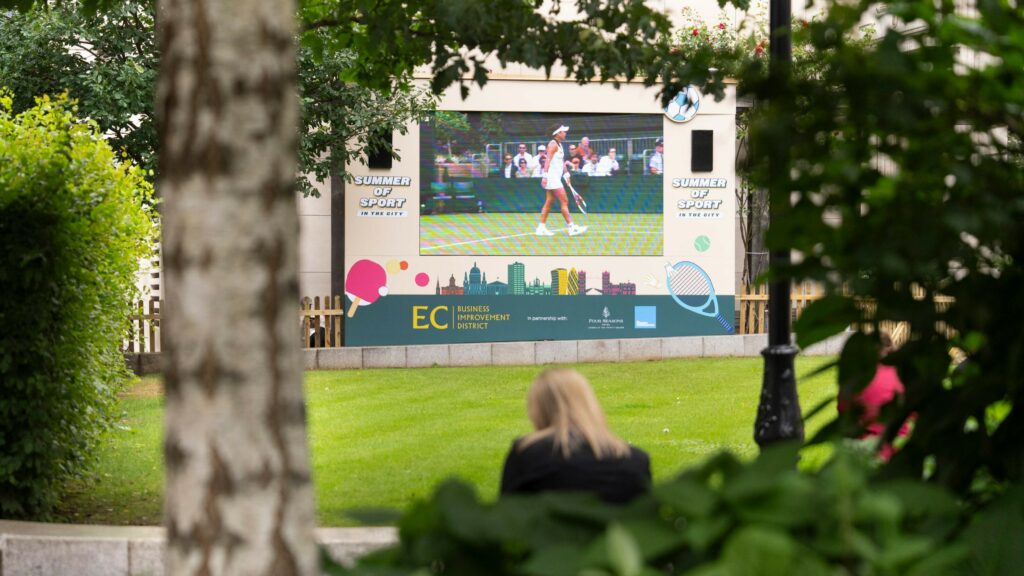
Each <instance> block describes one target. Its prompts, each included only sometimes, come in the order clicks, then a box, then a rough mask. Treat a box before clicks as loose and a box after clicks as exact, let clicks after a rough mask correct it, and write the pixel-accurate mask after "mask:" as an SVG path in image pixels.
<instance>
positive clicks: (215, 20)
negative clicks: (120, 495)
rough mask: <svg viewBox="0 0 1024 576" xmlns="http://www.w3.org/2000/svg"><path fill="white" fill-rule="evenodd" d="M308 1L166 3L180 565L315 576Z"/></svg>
mask: <svg viewBox="0 0 1024 576" xmlns="http://www.w3.org/2000/svg"><path fill="white" fill-rule="evenodd" d="M294 13H295V6H294V5H293V3H292V2H282V1H279V0H161V1H160V8H159V12H158V14H159V16H158V20H159V22H158V38H159V42H160V51H161V54H162V60H161V65H160V79H159V82H158V88H157V117H158V121H159V126H160V157H159V158H160V159H159V162H160V164H159V166H160V180H159V187H160V190H161V192H162V194H163V197H164V209H163V223H164V271H165V274H166V278H165V281H166V284H165V286H166V290H167V304H166V311H167V314H166V316H165V320H164V326H163V329H164V333H163V334H164V338H165V340H164V351H163V353H164V356H165V357H166V360H167V365H166V372H165V381H166V388H167V391H166V414H167V416H166V435H165V441H164V451H165V455H164V457H165V463H166V469H167V485H166V504H165V518H166V525H167V540H168V546H167V557H166V558H167V574H169V575H174V576H177V575H184V574H204V575H206V574H209V575H221V574H238V575H245V576H253V575H268V576H270V575H273V576H285V575H299V574H302V575H313V574H316V573H317V570H318V557H317V551H316V544H315V542H314V534H313V528H314V513H313V491H312V485H311V481H310V468H309V466H310V464H309V453H308V448H307V444H306V422H305V407H304V404H303V395H302V374H301V362H300V356H299V337H300V334H299V322H298V317H297V315H296V314H295V309H296V306H297V303H298V288H297V274H296V268H297V256H298V255H297V246H296V245H297V239H298V217H297V214H296V207H295V196H294V192H293V186H294V182H295V174H296V168H297V164H296V139H297V134H298V132H297V130H298V103H297V99H296V79H295V75H296V61H295V49H294V45H293V36H294V33H295V23H294Z"/></svg>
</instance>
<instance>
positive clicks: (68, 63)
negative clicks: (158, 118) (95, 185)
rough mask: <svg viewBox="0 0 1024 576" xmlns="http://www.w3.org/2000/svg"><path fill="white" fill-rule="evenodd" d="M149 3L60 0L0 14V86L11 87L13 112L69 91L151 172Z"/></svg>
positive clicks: (153, 61) (82, 110) (153, 55)
mask: <svg viewBox="0 0 1024 576" xmlns="http://www.w3.org/2000/svg"><path fill="white" fill-rule="evenodd" d="M155 6H156V2H155V0H141V1H132V2H118V3H117V4H116V5H113V6H111V7H110V8H109V10H108V11H106V12H105V13H104V14H102V15H97V14H95V13H93V14H89V13H85V12H83V11H81V10H79V8H80V6H79V4H78V2H60V3H57V4H55V5H53V6H47V5H46V4H45V3H43V4H41V5H39V6H37V7H36V8H34V9H32V10H27V11H25V12H23V13H16V12H3V13H0V85H2V86H6V87H7V88H8V89H10V90H12V91H13V93H14V111H15V112H21V111H22V110H27V109H29V108H31V107H32V106H34V105H35V97H37V96H42V95H44V94H45V95H49V96H51V97H55V96H57V95H59V94H61V93H63V92H68V93H69V94H70V95H71V97H72V98H74V99H75V100H77V101H78V114H79V115H80V116H82V117H85V118H89V119H91V120H94V121H95V122H96V123H97V124H99V126H100V130H101V131H102V132H103V133H104V136H105V137H106V138H108V140H109V142H110V145H111V147H112V148H113V149H114V150H115V151H117V152H118V153H120V152H122V151H123V152H125V153H127V154H128V156H129V157H130V158H131V159H132V161H133V162H134V163H135V164H137V165H139V166H141V167H142V168H143V169H144V170H152V169H154V168H155V167H156V158H155V153H156V152H155V148H156V126H155V124H154V121H153V102H154V86H155V85H156V66H157V49H156V39H155V38H156V37H155V34H154V33H153V30H154V23H155Z"/></svg>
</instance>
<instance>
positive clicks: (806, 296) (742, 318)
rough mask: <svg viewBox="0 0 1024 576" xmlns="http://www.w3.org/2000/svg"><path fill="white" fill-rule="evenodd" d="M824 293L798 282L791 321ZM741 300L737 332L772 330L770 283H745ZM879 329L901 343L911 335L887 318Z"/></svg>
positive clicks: (942, 302) (945, 303)
mask: <svg viewBox="0 0 1024 576" xmlns="http://www.w3.org/2000/svg"><path fill="white" fill-rule="evenodd" d="M824 296H825V291H824V289H823V288H822V286H821V285H820V284H816V283H812V282H806V283H802V284H796V285H794V286H793V287H792V289H791V290H790V293H789V299H790V320H791V321H793V322H795V321H796V319H797V318H799V317H800V314H802V313H803V311H804V310H805V309H806V308H807V307H808V306H809V305H810V304H811V302H814V301H815V300H819V299H821V298H822V297H824ZM914 297H915V298H917V299H918V300H920V299H922V298H924V297H925V292H924V290H923V289H915V290H914ZM737 299H738V300H739V303H740V306H739V323H738V326H737V330H736V331H737V333H739V334H764V333H766V332H768V320H769V319H768V286H767V285H766V284H761V285H758V286H744V287H743V288H742V289H741V290H740V294H739V297H738V298H737ZM934 301H935V307H936V309H938V310H940V311H941V310H945V309H947V308H949V306H950V304H952V302H953V299H952V298H951V297H949V296H936V297H935V298H934ZM860 305H861V306H863V307H865V308H866V310H867V311H868V312H869V314H870V312H871V310H872V309H873V308H874V304H873V303H872V302H868V301H864V302H862V303H861V304H860ZM879 328H880V329H881V330H884V331H886V332H888V333H889V335H890V336H892V339H893V343H895V344H896V345H897V346H899V345H900V344H903V343H904V342H906V340H907V338H908V336H909V335H910V325H909V324H908V323H907V322H896V321H892V320H883V321H882V322H880V323H879ZM936 328H937V329H938V330H939V331H941V332H945V333H947V334H949V335H951V332H952V329H950V328H949V327H947V326H937V327H936Z"/></svg>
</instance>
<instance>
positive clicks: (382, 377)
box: [58, 357, 834, 526]
mask: <svg viewBox="0 0 1024 576" xmlns="http://www.w3.org/2000/svg"><path fill="white" fill-rule="evenodd" d="M826 361H827V359H824V358H810V357H808V358H798V359H797V374H798V382H799V386H800V396H801V403H802V405H803V406H804V408H805V409H809V408H811V407H813V406H815V405H817V404H818V403H819V402H820V401H821V400H823V399H824V398H826V397H828V396H829V395H830V394H831V393H832V392H833V391H834V384H833V382H834V372H828V373H825V374H823V375H819V376H816V377H813V378H811V377H806V376H803V377H801V375H806V374H808V373H810V372H812V371H813V370H814V369H815V368H817V367H819V366H821V365H823V364H824V363H825V362H826ZM577 368H578V369H579V370H580V371H581V372H583V373H584V374H585V375H586V376H587V377H588V378H589V379H590V381H591V383H592V384H593V385H594V388H595V390H596V392H597V395H598V398H599V399H600V401H601V403H602V405H603V406H604V408H605V410H606V412H607V413H608V418H609V422H610V424H611V426H612V428H613V429H614V430H615V431H617V432H618V433H619V434H620V435H621V436H622V437H624V438H625V439H626V440H628V441H630V442H632V443H633V444H636V445H637V446H640V447H641V448H643V449H645V450H647V451H648V452H649V453H650V454H651V460H652V466H653V469H654V475H655V478H656V479H658V478H666V477H669V476H671V475H673V474H675V473H676V472H678V471H679V470H680V469H681V468H683V467H685V466H688V465H691V464H694V463H695V462H698V461H699V460H701V459H702V458H704V457H706V456H707V455H709V454H712V453H714V452H717V451H719V450H731V451H732V452H734V453H737V454H740V455H743V456H748V457H749V456H752V455H753V454H754V453H755V452H756V445H755V444H754V443H753V440H752V430H753V421H754V415H755V412H756V410H757V401H758V394H759V390H760V383H761V370H762V362H761V359H760V358H722V359H714V358H705V359H685V360H670V361H662V362H639V363H619V364H583V365H579V366H578V367H577ZM538 370H539V368H538V367H535V366H526V367H511V368H510V367H482V368H424V369H388V370H352V371H338V372H308V373H306V393H307V402H308V409H309V428H310V431H309V433H310V442H311V447H312V453H313V466H314V481H315V483H316V493H317V510H318V520H319V522H320V524H321V525H323V526H340V525H346V524H349V521H348V520H347V519H346V517H345V516H344V512H345V510H347V509H350V508H362V507H381V506H383V507H393V508H399V507H404V506H405V505H407V504H408V503H409V502H410V501H411V500H412V499H414V498H417V497H421V496H424V495H426V494H427V493H429V491H430V490H431V488H432V487H433V486H434V485H435V484H437V483H438V482H439V481H440V480H442V479H444V478H446V477H448V476H452V475H457V476H460V477H462V478H465V479H467V480H469V481H471V482H473V483H474V484H475V485H476V486H477V488H478V490H479V492H480V493H481V494H482V495H483V496H484V497H486V498H493V497H494V496H495V495H496V492H497V489H498V482H499V478H500V474H501V465H502V462H503V459H504V456H505V453H506V451H507V450H508V448H509V445H510V443H511V441H512V439H513V438H515V437H516V436H518V435H521V434H524V433H526V432H528V431H529V429H530V426H529V422H528V420H527V418H526V410H525V397H526V389H527V387H528V386H529V384H530V382H531V380H532V378H533V377H534V376H535V375H536V373H537V371H538ZM162 405H163V399H162V397H161V395H160V380H159V379H156V378H146V379H144V380H143V381H142V382H141V383H140V384H138V385H137V386H135V387H134V388H133V389H132V390H131V391H129V393H128V394H126V395H125V398H124V400H123V404H122V406H123V410H124V418H123V419H122V420H121V423H120V425H119V426H118V427H117V429H115V430H114V431H112V432H111V434H110V436H109V439H108V440H107V442H106V443H105V445H104V446H103V448H102V450H101V453H100V456H99V463H98V466H97V471H96V478H95V480H94V481H91V482H80V483H76V484H75V485H73V486H70V487H69V493H68V496H67V498H66V499H65V502H64V504H63V505H62V506H61V508H60V510H59V511H58V515H59V517H60V518H61V519H62V520H65V521H68V522H90V523H105V524H158V523H159V522H160V509H161V505H162V502H161V498H162V496H161V494H162V489H163V465H162V460H161V445H160V443H161V437H162V426H163V422H162V412H163V408H162ZM825 412H826V413H827V412H828V411H827V410H826V411H825ZM824 416H825V414H822V417H824ZM821 423H823V418H821V417H819V418H818V419H816V420H815V421H812V422H811V425H810V427H811V428H815V427H816V426H819V425H820V424H821ZM822 456H823V453H822V452H821V451H813V452H811V453H809V454H805V461H804V463H805V464H806V465H813V463H814V462H817V461H820V460H821V458H822Z"/></svg>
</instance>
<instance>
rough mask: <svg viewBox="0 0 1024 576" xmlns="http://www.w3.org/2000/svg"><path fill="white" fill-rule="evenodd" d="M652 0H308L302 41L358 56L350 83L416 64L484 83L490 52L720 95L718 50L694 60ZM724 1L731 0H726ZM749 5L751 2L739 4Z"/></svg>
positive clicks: (379, 85)
mask: <svg viewBox="0 0 1024 576" xmlns="http://www.w3.org/2000/svg"><path fill="white" fill-rule="evenodd" d="M648 4H649V3H648V2H645V1H644V0H622V1H618V2H596V1H592V0H582V1H579V2H576V3H575V11H576V13H577V14H576V16H575V17H574V18H571V19H568V18H559V14H560V12H561V10H562V2H561V0H555V1H554V2H551V3H547V4H544V9H545V10H547V12H543V11H541V10H540V8H541V6H542V3H541V2H539V1H532V2H524V1H522V0H496V1H493V2H479V1H478V0H448V1H445V2H427V1H413V2H410V1H407V0H402V1H398V0H386V1H378V0H374V1H369V0H329V1H323V0H303V1H302V2H301V3H300V8H299V18H300V21H301V23H302V25H303V28H304V33H303V37H302V41H303V43H304V44H305V45H307V46H309V47H310V48H311V49H312V50H313V51H314V53H315V54H317V55H323V54H329V53H332V52H337V51H344V50H351V51H353V52H354V53H356V54H358V55H359V57H358V58H357V59H356V60H355V62H354V66H353V68H352V69H351V70H350V71H349V74H348V75H347V76H346V79H351V80H354V81H356V82H358V83H359V84H362V85H364V86H368V87H371V88H375V89H381V90H388V91H390V90H394V89H396V88H402V87H406V86H409V85H410V83H411V81H412V80H411V79H412V74H413V72H414V70H415V69H416V68H417V67H419V66H427V65H429V66H430V67H431V83H430V88H431V90H432V91H433V92H434V93H440V92H442V91H443V90H444V89H446V88H448V87H449V86H452V85H454V84H458V85H459V87H460V89H461V93H462V95H463V97H465V96H466V95H468V93H469V87H468V86H467V83H475V84H477V85H479V86H483V85H484V84H486V83H487V78H488V75H489V74H490V72H491V71H490V70H489V69H488V68H487V64H486V60H487V58H488V57H494V58H496V59H497V61H498V62H499V64H500V65H501V66H505V65H507V64H509V63H520V64H525V65H527V66H529V67H531V68H535V69H539V70H544V71H545V72H546V73H547V74H549V75H550V73H551V71H552V69H553V68H554V66H555V65H556V64H558V65H560V66H563V67H564V69H565V76H566V78H574V79H575V80H576V81H578V82H579V83H581V84H584V83H587V82H591V81H594V80H597V81H599V82H610V83H612V84H613V85H615V86H618V85H619V84H620V83H621V82H622V81H632V80H637V81H641V82H643V83H644V84H645V85H646V86H653V85H655V84H658V83H660V86H661V90H660V94H661V96H662V99H663V100H664V101H666V102H667V100H668V99H670V98H672V97H673V96H675V95H676V94H677V93H678V92H679V91H680V89H682V88H683V87H685V86H686V85H687V84H690V83H696V84H701V85H704V84H705V83H707V86H706V88H707V89H708V90H709V91H711V92H713V93H715V94H716V95H719V96H720V95H721V94H722V91H723V89H724V83H723V81H724V79H725V71H724V70H722V69H715V70H712V69H710V63H711V62H712V60H713V53H712V52H711V51H710V50H707V49H701V50H698V51H696V52H695V53H693V54H690V55H689V57H688V58H685V59H684V58H683V57H682V55H681V54H679V51H678V50H673V47H674V42H675V40H674V33H673V29H672V24H671V21H670V19H669V18H668V16H667V15H666V14H664V13H663V12H662V11H660V10H658V9H657V8H655V7H652V6H649V5H648ZM720 4H721V5H724V4H725V0H720ZM733 4H734V5H737V6H739V7H741V8H744V7H746V4H747V2H745V1H737V2H733Z"/></svg>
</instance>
